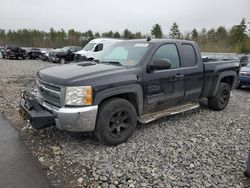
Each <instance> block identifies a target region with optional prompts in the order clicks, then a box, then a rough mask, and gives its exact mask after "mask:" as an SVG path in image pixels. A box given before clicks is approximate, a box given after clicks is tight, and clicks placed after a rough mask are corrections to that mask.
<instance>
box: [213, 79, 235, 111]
mask: <svg viewBox="0 0 250 188" xmlns="http://www.w3.org/2000/svg"><path fill="white" fill-rule="evenodd" d="M230 91H231V88H230V86H229V85H228V84H227V83H224V82H221V83H220V85H219V88H218V91H217V93H216V95H215V96H214V97H210V98H208V107H209V108H210V109H212V110H217V111H220V110H223V109H224V108H226V106H227V104H228V102H229V98H230Z"/></svg>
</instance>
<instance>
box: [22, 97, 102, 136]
mask: <svg viewBox="0 0 250 188" xmlns="http://www.w3.org/2000/svg"><path fill="white" fill-rule="evenodd" d="M20 108H21V110H22V112H24V114H25V116H26V117H27V118H28V119H29V120H30V122H31V125H32V127H34V128H35V129H42V128H45V127H48V126H50V125H52V124H55V125H56V127H57V128H59V129H62V130H67V131H73V132H92V131H94V129H95V123H96V117H97V111H98V106H97V105H96V106H86V107H74V108H73V107H71V108H68V107H62V108H57V107H55V106H52V105H49V104H48V103H45V102H42V103H39V102H38V101H37V100H36V99H35V97H28V96H26V95H23V94H22V98H21V101H20Z"/></svg>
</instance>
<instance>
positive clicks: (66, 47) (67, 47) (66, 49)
mask: <svg viewBox="0 0 250 188" xmlns="http://www.w3.org/2000/svg"><path fill="white" fill-rule="evenodd" d="M69 49H70V47H69V46H65V47H63V48H62V50H63V51H65V52H67V51H68V50H69Z"/></svg>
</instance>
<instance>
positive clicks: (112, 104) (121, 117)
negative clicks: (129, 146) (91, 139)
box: [95, 98, 137, 145]
mask: <svg viewBox="0 0 250 188" xmlns="http://www.w3.org/2000/svg"><path fill="white" fill-rule="evenodd" d="M136 124H137V114H136V110H135V107H134V106H133V104H131V103H130V102H129V101H127V100H125V99H121V98H113V99H108V100H107V101H105V102H104V103H102V104H101V106H100V108H99V112H98V117H97V123H96V128H95V135H96V136H97V138H98V139H99V140H100V141H101V142H102V143H104V144H106V145H118V144H120V143H123V142H126V141H127V140H128V138H129V137H130V136H131V135H132V134H133V132H134V130H135V127H136Z"/></svg>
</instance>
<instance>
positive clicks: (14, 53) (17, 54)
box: [1, 45, 26, 59]
mask: <svg viewBox="0 0 250 188" xmlns="http://www.w3.org/2000/svg"><path fill="white" fill-rule="evenodd" d="M1 53H2V58H8V59H12V58H16V59H19V58H22V59H25V56H26V50H24V49H22V48H20V47H19V46H16V45H6V46H5V48H4V49H2V51H1Z"/></svg>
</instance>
